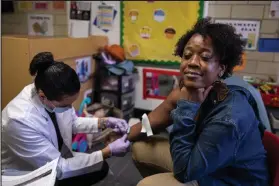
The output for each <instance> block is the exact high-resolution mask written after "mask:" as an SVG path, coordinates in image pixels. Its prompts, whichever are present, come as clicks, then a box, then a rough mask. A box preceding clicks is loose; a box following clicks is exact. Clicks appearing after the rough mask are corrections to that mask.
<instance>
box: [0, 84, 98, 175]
mask: <svg viewBox="0 0 279 186" xmlns="http://www.w3.org/2000/svg"><path fill="white" fill-rule="evenodd" d="M56 118H57V123H58V126H59V129H60V133H61V136H62V138H63V140H64V144H65V145H66V146H64V147H66V148H64V150H63V148H62V151H61V153H60V152H59V150H58V143H57V136H56V131H55V128H54V125H53V123H52V120H51V118H50V117H49V115H48V113H47V112H46V111H45V108H44V106H43V104H42V103H41V101H40V100H39V97H38V95H37V94H36V91H35V88H34V84H30V85H28V86H26V87H25V88H24V89H23V90H22V91H21V92H20V93H19V95H17V96H16V97H15V98H14V99H13V100H12V101H11V102H10V103H9V104H8V105H7V106H6V107H5V108H4V110H3V111H2V160H1V163H2V170H5V169H16V170H19V171H26V170H27V171H29V170H30V171H31V170H34V169H37V168H39V167H41V166H43V165H45V164H46V163H47V162H50V161H51V160H53V159H56V158H57V157H60V158H59V162H58V167H57V178H58V179H64V178H69V177H73V176H77V175H81V174H84V173H89V172H91V171H93V168H92V166H93V165H95V164H97V163H99V162H102V161H103V156H102V152H101V151H96V152H93V153H91V154H85V153H75V152H72V154H73V156H74V157H72V158H67V159H65V158H62V157H65V156H63V153H67V152H70V151H71V144H72V134H75V133H95V132H98V119H97V118H80V117H77V116H76V114H75V110H74V108H72V109H70V110H68V111H66V112H64V113H59V114H56ZM65 149H67V150H66V151H67V152H66V151H65ZM69 150H70V151H69ZM61 154H62V155H61Z"/></svg>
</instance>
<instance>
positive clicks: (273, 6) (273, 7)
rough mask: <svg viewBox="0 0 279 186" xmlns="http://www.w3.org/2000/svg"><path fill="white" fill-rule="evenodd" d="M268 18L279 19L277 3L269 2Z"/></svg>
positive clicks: (278, 5) (278, 4)
mask: <svg viewBox="0 0 279 186" xmlns="http://www.w3.org/2000/svg"><path fill="white" fill-rule="evenodd" d="M269 17H270V18H279V1H271V4H270V10H269Z"/></svg>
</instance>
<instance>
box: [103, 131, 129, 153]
mask: <svg viewBox="0 0 279 186" xmlns="http://www.w3.org/2000/svg"><path fill="white" fill-rule="evenodd" d="M127 136H128V135H127V134H124V135H123V136H122V137H121V138H119V139H117V140H115V141H114V142H112V143H110V144H109V145H108V146H109V149H110V152H111V155H112V156H117V157H123V156H125V154H126V153H127V152H128V150H129V147H130V141H129V140H128V139H127Z"/></svg>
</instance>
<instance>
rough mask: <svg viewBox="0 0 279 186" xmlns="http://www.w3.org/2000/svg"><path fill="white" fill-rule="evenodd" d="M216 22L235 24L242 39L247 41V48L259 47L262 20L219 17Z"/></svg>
mask: <svg viewBox="0 0 279 186" xmlns="http://www.w3.org/2000/svg"><path fill="white" fill-rule="evenodd" d="M215 22H216V23H224V24H229V25H231V26H233V27H234V28H235V29H236V32H237V33H238V34H240V35H241V37H242V39H243V40H244V41H245V42H246V46H245V49H246V50H256V49H257V45H258V40H259V33H260V21H250V20H224V19H220V20H219V19H217V20H215Z"/></svg>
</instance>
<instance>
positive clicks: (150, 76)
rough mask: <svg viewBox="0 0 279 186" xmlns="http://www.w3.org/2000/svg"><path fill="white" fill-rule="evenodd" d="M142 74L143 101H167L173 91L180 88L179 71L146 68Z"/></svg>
mask: <svg viewBox="0 0 279 186" xmlns="http://www.w3.org/2000/svg"><path fill="white" fill-rule="evenodd" d="M142 73H143V99H147V98H152V99H166V97H167V96H168V95H169V94H170V93H171V91H172V90H173V89H175V88H177V87H179V82H180V78H181V75H180V72H179V71H173V70H157V69H148V68H145V69H143V71H142Z"/></svg>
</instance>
